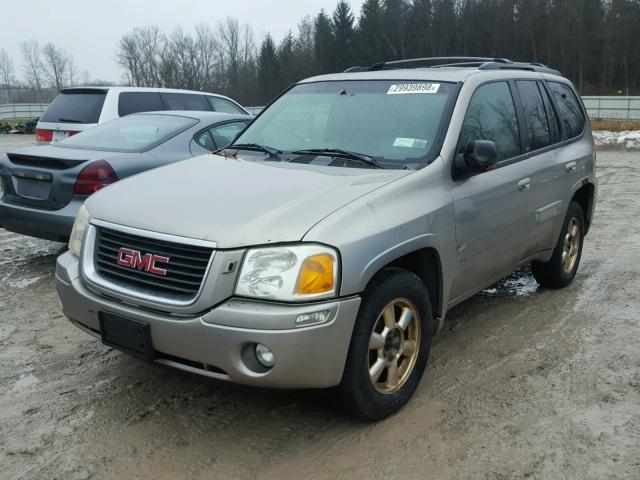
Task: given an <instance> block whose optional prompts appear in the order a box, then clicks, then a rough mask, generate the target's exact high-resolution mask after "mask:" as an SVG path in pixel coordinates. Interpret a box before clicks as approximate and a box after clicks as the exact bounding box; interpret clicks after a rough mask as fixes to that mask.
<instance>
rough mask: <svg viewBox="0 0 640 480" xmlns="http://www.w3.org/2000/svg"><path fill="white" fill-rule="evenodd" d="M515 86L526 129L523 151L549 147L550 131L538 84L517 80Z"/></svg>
mask: <svg viewBox="0 0 640 480" xmlns="http://www.w3.org/2000/svg"><path fill="white" fill-rule="evenodd" d="M516 86H517V88H518V93H519V94H520V103H521V104H522V110H523V112H524V119H525V125H526V127H527V143H526V146H525V151H527V152H530V151H533V150H538V149H539V148H544V147H548V146H549V145H551V131H550V129H549V121H548V120H547V112H546V111H545V108H544V102H543V100H542V95H541V93H540V89H539V88H538V83H537V82H536V81H535V80H518V81H516Z"/></svg>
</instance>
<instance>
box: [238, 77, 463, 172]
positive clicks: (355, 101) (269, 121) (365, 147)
mask: <svg viewBox="0 0 640 480" xmlns="http://www.w3.org/2000/svg"><path fill="white" fill-rule="evenodd" d="M454 89H455V85H454V84H450V83H429V82H422V81H400V80H393V81H390V80H374V81H372V80H368V81H361V80H359V81H339V82H317V83H304V84H299V85H296V86H295V87H293V88H292V89H291V90H289V91H288V92H287V93H286V94H285V95H283V96H282V97H280V98H279V99H278V100H276V102H274V103H273V104H272V105H271V106H270V107H269V108H268V109H267V110H265V111H264V113H262V115H260V116H259V117H258V118H257V119H256V120H255V121H254V122H253V123H252V124H251V125H250V126H249V127H248V128H247V130H245V132H244V133H243V134H242V135H241V136H240V137H239V138H238V139H237V140H236V141H235V142H234V143H235V144H258V145H261V146H266V147H270V148H274V149H278V150H280V151H281V152H284V153H290V152H296V151H299V150H309V149H334V150H335V149H338V150H344V151H350V152H357V153H360V154H364V155H368V156H371V157H373V158H375V159H376V160H379V161H381V162H382V163H386V162H388V163H387V165H389V166H393V164H398V166H402V165H406V164H409V163H421V162H426V161H427V158H428V156H429V154H430V153H431V150H432V148H433V146H434V143H435V140H436V136H437V132H438V127H439V125H440V122H441V119H442V117H443V114H444V111H445V107H446V105H447V100H448V99H449V96H450V95H451V94H452V92H453V91H454Z"/></svg>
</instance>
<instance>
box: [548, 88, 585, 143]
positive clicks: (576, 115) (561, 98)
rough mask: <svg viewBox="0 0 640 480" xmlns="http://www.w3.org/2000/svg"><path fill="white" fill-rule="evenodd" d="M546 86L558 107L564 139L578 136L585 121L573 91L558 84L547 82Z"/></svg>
mask: <svg viewBox="0 0 640 480" xmlns="http://www.w3.org/2000/svg"><path fill="white" fill-rule="evenodd" d="M548 85H549V89H550V90H551V94H552V95H553V98H554V99H555V101H556V105H557V106H558V114H559V116H560V123H561V124H562V125H563V126H564V130H565V134H566V138H568V139H569V138H575V137H577V136H579V135H580V134H581V133H582V130H584V124H585V121H586V120H585V118H584V113H583V112H582V108H581V107H580V102H579V101H578V99H577V98H576V94H575V93H574V92H573V89H572V88H571V87H569V86H568V85H565V84H564V83H558V82H548Z"/></svg>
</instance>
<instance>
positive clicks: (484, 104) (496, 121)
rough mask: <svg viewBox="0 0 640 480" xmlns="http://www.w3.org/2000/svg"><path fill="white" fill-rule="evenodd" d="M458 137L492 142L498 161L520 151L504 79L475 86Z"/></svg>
mask: <svg viewBox="0 0 640 480" xmlns="http://www.w3.org/2000/svg"><path fill="white" fill-rule="evenodd" d="M460 139H461V143H462V145H466V144H467V143H469V142H471V141H473V140H491V141H493V142H495V144H496V148H497V150H498V161H502V160H508V159H510V158H513V157H516V156H518V155H520V153H521V152H520V131H519V130H518V119H517V117H516V109H515V106H514V103H513V97H512V96H511V90H510V89H509V84H508V83H507V82H494V83H488V84H486V85H482V86H480V87H478V89H477V90H476V92H475V93H474V94H473V97H472V98H471V101H470V102H469V107H468V108H467V114H466V115H465V117H464V123H463V124H462V130H461V132H460Z"/></svg>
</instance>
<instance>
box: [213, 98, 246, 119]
mask: <svg viewBox="0 0 640 480" xmlns="http://www.w3.org/2000/svg"><path fill="white" fill-rule="evenodd" d="M207 100H208V101H209V103H210V104H211V108H212V109H213V110H214V111H216V112H222V113H240V114H243V115H244V114H245V113H246V112H244V111H242V110H241V109H240V108H238V106H237V105H236V104H234V103H233V102H230V101H229V100H227V99H225V98H220V97H213V96H207Z"/></svg>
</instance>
